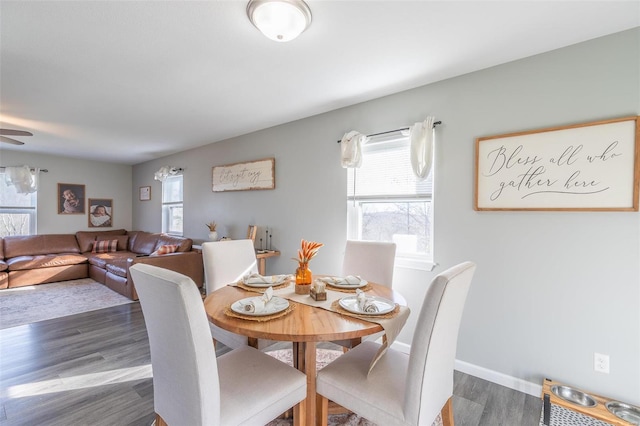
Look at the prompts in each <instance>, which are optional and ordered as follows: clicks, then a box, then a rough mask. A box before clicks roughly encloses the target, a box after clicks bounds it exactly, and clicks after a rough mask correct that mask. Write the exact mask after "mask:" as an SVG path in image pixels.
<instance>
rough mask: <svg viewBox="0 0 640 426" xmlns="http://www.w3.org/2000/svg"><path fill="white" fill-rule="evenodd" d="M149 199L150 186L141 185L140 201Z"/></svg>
mask: <svg viewBox="0 0 640 426" xmlns="http://www.w3.org/2000/svg"><path fill="white" fill-rule="evenodd" d="M150 199H151V187H150V186H141V187H140V201H149V200H150Z"/></svg>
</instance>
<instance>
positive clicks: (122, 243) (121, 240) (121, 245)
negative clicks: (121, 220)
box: [98, 235, 129, 251]
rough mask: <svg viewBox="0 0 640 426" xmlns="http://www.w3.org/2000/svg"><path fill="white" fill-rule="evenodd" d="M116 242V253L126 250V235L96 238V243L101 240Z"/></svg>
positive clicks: (127, 238) (127, 239)
mask: <svg viewBox="0 0 640 426" xmlns="http://www.w3.org/2000/svg"><path fill="white" fill-rule="evenodd" d="M107 239H108V240H109V241H111V240H114V239H115V240H118V251H122V250H126V249H127V244H128V242H129V236H128V235H115V236H113V235H111V236H106V235H105V236H101V237H98V241H103V240H107Z"/></svg>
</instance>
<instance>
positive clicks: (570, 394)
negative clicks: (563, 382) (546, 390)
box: [551, 385, 598, 407]
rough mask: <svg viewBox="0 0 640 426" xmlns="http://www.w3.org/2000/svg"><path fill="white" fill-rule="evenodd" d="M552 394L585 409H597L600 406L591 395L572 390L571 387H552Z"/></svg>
mask: <svg viewBox="0 0 640 426" xmlns="http://www.w3.org/2000/svg"><path fill="white" fill-rule="evenodd" d="M551 392H553V393H554V394H556V396H558V397H559V398H562V399H564V400H565V401H568V402H571V403H574V404H577V405H581V406H583V407H595V406H596V405H598V403H597V402H596V400H595V399H593V397H592V396H591V395H589V394H586V393H584V392H582V391H579V390H577V389H573V388H570V387H569V386H560V385H553V386H551Z"/></svg>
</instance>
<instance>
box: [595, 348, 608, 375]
mask: <svg viewBox="0 0 640 426" xmlns="http://www.w3.org/2000/svg"><path fill="white" fill-rule="evenodd" d="M593 369H594V370H595V371H597V372H598V373H605V374H609V355H603V354H599V353H597V352H595V353H594V354H593Z"/></svg>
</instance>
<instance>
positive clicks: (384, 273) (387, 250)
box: [332, 240, 396, 351]
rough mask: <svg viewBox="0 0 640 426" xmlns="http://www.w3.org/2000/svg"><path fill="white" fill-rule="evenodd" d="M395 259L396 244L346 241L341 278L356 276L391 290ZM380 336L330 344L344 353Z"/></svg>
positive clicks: (377, 334) (380, 334)
mask: <svg viewBox="0 0 640 426" xmlns="http://www.w3.org/2000/svg"><path fill="white" fill-rule="evenodd" d="M395 257H396V243H389V242H383V241H357V240H347V245H346V246H345V249H344V259H343V261H342V276H344V277H346V276H347V275H358V276H360V277H361V278H362V279H364V280H367V281H372V282H374V283H376V284H381V285H383V286H385V287H389V288H391V287H392V286H393V266H394V261H395ZM382 335H383V333H375V334H372V335H370V336H366V337H364V338H363V339H355V340H350V339H343V340H334V341H333V342H332V343H335V344H336V345H339V346H342V347H343V348H344V350H345V351H346V350H347V349H348V348H352V347H354V346H356V345H358V344H360V341H361V340H378V339H379V338H380V337H382Z"/></svg>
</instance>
